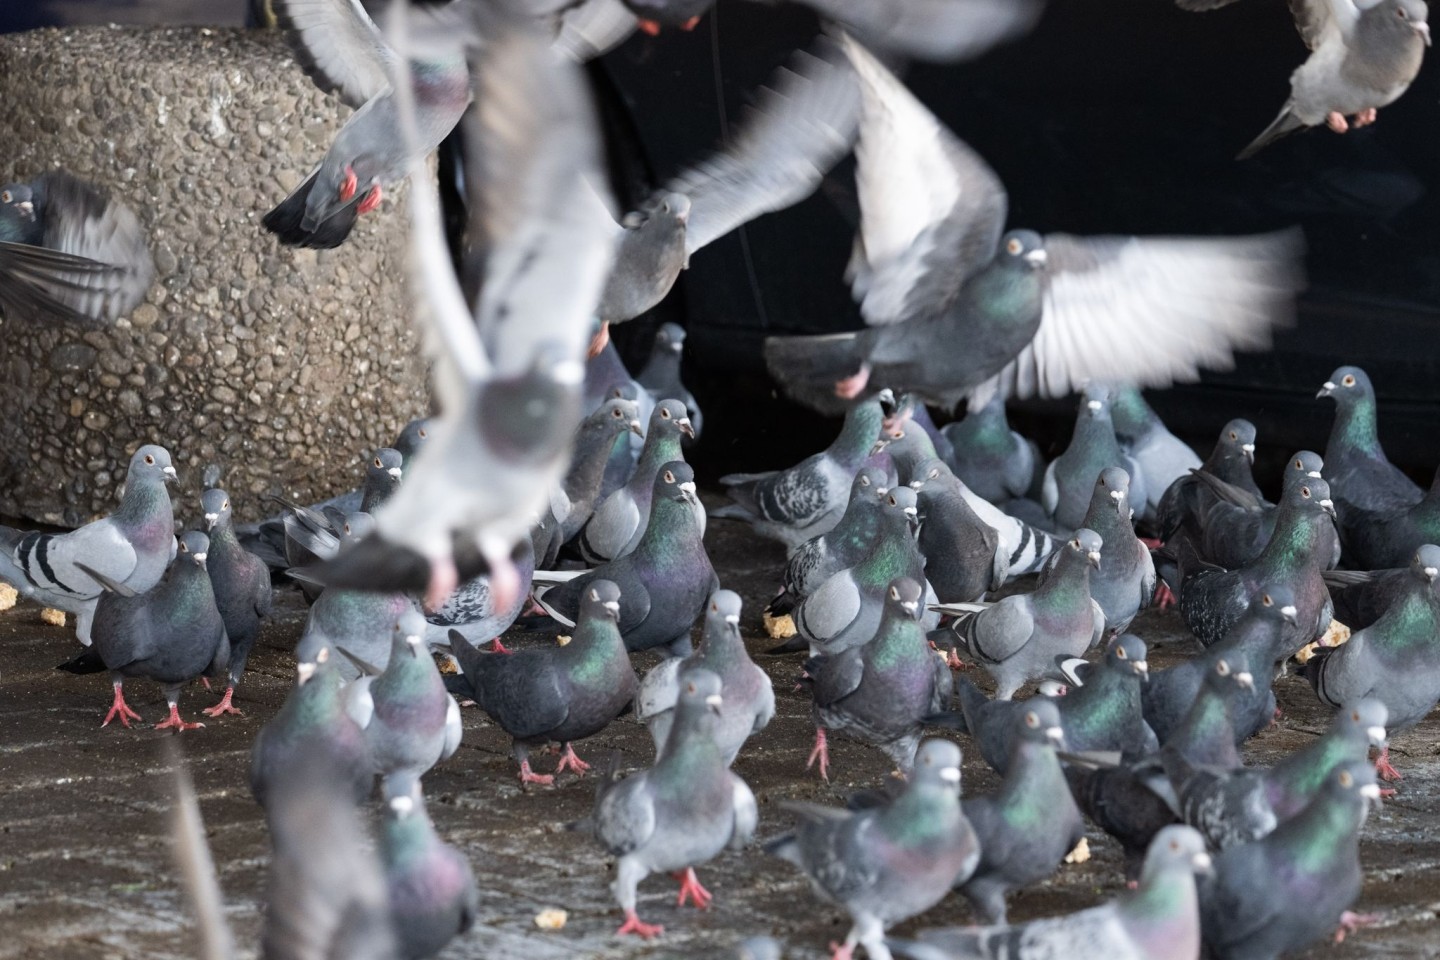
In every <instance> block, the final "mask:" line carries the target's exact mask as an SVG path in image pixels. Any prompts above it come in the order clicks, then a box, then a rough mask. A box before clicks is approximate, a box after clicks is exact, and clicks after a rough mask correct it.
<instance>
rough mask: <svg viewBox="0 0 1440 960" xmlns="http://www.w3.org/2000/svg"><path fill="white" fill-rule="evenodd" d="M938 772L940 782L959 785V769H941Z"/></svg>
mask: <svg viewBox="0 0 1440 960" xmlns="http://www.w3.org/2000/svg"><path fill="white" fill-rule="evenodd" d="M938 772H939V774H940V779H941V780H944V781H945V782H946V783H959V782H960V768H959V767H941V768H940V770H939V771H938Z"/></svg>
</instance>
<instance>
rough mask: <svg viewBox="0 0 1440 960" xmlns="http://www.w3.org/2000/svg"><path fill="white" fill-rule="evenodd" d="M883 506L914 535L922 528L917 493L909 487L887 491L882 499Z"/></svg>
mask: <svg viewBox="0 0 1440 960" xmlns="http://www.w3.org/2000/svg"><path fill="white" fill-rule="evenodd" d="M881 506H882V507H883V508H884V509H885V511H886V513H887V514H889V515H890V516H891V517H892V518H894V519H895V520H896V521H897V522H902V523H904V524H905V525H906V526H907V527H909V528H910V532H911V533H912V534H913V533H914V532H915V531H916V530H918V529H919V527H920V508H919V506H918V501H917V499H916V497H915V491H914V490H912V489H910V488H909V487H896V488H895V489H893V490H886V491H885V494H884V496H882V497H881Z"/></svg>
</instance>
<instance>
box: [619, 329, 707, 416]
mask: <svg viewBox="0 0 1440 960" xmlns="http://www.w3.org/2000/svg"><path fill="white" fill-rule="evenodd" d="M685 336H686V334H685V328H684V327H682V326H680V324H678V323H669V322H666V323H662V324H660V329H659V330H657V331H655V342H654V343H652V344H651V345H650V359H649V360H647V361H646V362H645V366H644V367H642V368H641V369H640V373H639V375H638V376H636V377H635V381H636V382H637V383H639V384H640V386H642V387H644V388H645V390H646V392H647V393H649V394H650V396H652V397H654V398H655V402H656V403H659V402H660V401H661V400H664V399H665V398H666V397H674V398H675V399H676V400H679V401H680V402H681V403H683V404H685V409H686V410H688V411H690V422H691V423H692V424H693V425H694V427H695V439H696V440H699V439H700V434H701V433H703V432H704V430H705V417H704V414H702V413H701V412H700V404H699V403H697V402H696V400H695V395H694V394H693V393H691V392H690V388H689V387H687V386H685V382H684V381H683V380H682V379H681V378H680V358H681V356H682V355H683V354H684V352H685Z"/></svg>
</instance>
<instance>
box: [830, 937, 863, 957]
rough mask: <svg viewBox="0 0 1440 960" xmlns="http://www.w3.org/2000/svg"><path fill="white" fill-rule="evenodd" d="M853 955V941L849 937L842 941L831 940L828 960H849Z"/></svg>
mask: <svg viewBox="0 0 1440 960" xmlns="http://www.w3.org/2000/svg"><path fill="white" fill-rule="evenodd" d="M856 942H858V941H856ZM854 955H855V942H852V941H851V939H850V938H849V937H846V938H845V942H844V943H835V942H834V941H833V940H832V941H831V942H830V960H851V958H852V957H853V956H854Z"/></svg>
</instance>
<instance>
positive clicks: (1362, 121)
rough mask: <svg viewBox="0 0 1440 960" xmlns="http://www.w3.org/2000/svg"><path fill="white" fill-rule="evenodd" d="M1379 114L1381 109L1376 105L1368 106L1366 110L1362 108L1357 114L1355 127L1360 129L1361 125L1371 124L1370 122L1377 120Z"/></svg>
mask: <svg viewBox="0 0 1440 960" xmlns="http://www.w3.org/2000/svg"><path fill="white" fill-rule="evenodd" d="M1378 115H1379V111H1378V110H1376V109H1375V108H1374V107H1366V108H1365V109H1364V110H1361V111H1360V112H1359V113H1357V114H1355V129H1356V130H1359V129H1360V128H1361V127H1368V126H1370V124H1372V123H1374V122H1375V118H1376V117H1377V116H1378Z"/></svg>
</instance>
